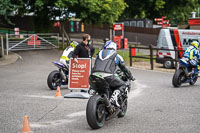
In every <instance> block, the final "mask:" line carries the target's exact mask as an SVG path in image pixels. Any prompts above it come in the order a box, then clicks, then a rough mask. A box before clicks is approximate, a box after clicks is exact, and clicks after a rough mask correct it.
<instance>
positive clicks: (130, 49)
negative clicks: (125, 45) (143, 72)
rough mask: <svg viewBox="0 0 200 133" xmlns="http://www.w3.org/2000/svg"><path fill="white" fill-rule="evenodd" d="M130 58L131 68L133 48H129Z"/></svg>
mask: <svg viewBox="0 0 200 133" xmlns="http://www.w3.org/2000/svg"><path fill="white" fill-rule="evenodd" d="M129 58H130V66H132V47H131V45H130V46H129Z"/></svg>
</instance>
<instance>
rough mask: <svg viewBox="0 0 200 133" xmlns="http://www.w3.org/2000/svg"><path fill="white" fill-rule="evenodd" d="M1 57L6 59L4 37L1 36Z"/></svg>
mask: <svg viewBox="0 0 200 133" xmlns="http://www.w3.org/2000/svg"><path fill="white" fill-rule="evenodd" d="M1 56H2V57H4V45H3V36H1Z"/></svg>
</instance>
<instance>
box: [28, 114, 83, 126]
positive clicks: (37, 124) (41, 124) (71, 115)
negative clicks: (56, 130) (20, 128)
mask: <svg viewBox="0 0 200 133" xmlns="http://www.w3.org/2000/svg"><path fill="white" fill-rule="evenodd" d="M85 115H86V111H85V110H84V111H79V112H75V113H71V114H68V115H66V117H68V119H63V120H55V121H50V122H39V123H31V124H30V126H31V128H46V127H49V126H57V125H61V124H67V123H72V122H73V121H76V120H77V118H79V117H80V116H85ZM76 117H77V118H76ZM70 118H71V119H70ZM73 118H74V119H73Z"/></svg>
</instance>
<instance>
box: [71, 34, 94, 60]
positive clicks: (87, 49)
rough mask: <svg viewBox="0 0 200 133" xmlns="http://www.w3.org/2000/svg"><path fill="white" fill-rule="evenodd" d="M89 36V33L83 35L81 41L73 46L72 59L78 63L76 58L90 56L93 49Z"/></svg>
mask: <svg viewBox="0 0 200 133" xmlns="http://www.w3.org/2000/svg"><path fill="white" fill-rule="evenodd" d="M90 39H91V36H90V35H89V34H84V35H83V41H82V42H81V43H80V44H79V45H78V46H77V47H76V48H75V50H74V53H73V55H72V57H73V59H74V61H75V62H76V63H78V60H77V57H78V58H92V56H93V54H94V51H95V49H94V48H93V46H92V45H90Z"/></svg>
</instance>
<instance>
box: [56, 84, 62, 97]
mask: <svg viewBox="0 0 200 133" xmlns="http://www.w3.org/2000/svg"><path fill="white" fill-rule="evenodd" d="M60 96H61V93H60V86H58V87H57V91H56V97H60Z"/></svg>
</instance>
